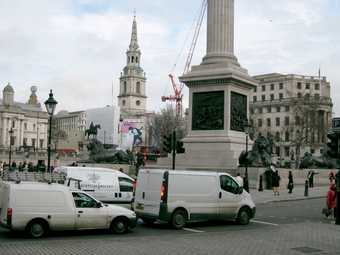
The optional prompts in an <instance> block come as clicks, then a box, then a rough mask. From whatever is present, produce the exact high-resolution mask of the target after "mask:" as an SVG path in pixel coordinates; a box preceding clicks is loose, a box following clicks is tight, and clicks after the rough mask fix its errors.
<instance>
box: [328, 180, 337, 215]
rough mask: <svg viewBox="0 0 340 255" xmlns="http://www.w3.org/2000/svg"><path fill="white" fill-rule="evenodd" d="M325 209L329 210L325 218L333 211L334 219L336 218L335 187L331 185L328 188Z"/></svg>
mask: <svg viewBox="0 0 340 255" xmlns="http://www.w3.org/2000/svg"><path fill="white" fill-rule="evenodd" d="M327 208H328V210H329V213H328V215H327V214H326V216H327V217H328V216H329V215H330V214H332V211H333V215H334V218H335V217H336V186H335V184H332V185H331V186H330V187H329V190H328V192H327Z"/></svg>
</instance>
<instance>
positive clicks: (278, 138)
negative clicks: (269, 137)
mask: <svg viewBox="0 0 340 255" xmlns="http://www.w3.org/2000/svg"><path fill="white" fill-rule="evenodd" d="M275 140H276V141H277V142H280V132H276V133H275Z"/></svg>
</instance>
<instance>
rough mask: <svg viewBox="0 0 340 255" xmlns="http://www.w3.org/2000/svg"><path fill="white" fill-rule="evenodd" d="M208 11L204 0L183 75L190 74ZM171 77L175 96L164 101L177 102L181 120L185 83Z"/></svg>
mask: <svg viewBox="0 0 340 255" xmlns="http://www.w3.org/2000/svg"><path fill="white" fill-rule="evenodd" d="M206 9H207V0H203V1H202V5H201V8H200V11H199V16H198V20H197V23H196V26H195V31H194V36H193V39H192V42H191V45H190V49H189V52H188V56H187V59H186V61H185V66H184V71H183V74H186V73H188V72H189V70H190V65H191V60H192V57H193V55H194V52H195V48H196V44H197V40H198V36H199V34H200V30H201V26H202V23H203V18H204V14H205V11H206ZM169 77H170V81H171V84H172V88H173V91H174V94H173V95H170V96H162V101H163V102H165V101H173V102H176V117H177V118H179V117H182V98H183V94H182V90H183V87H184V83H181V82H179V83H176V81H175V78H174V75H173V74H169Z"/></svg>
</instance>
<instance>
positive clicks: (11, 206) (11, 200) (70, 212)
mask: <svg viewBox="0 0 340 255" xmlns="http://www.w3.org/2000/svg"><path fill="white" fill-rule="evenodd" d="M0 190H1V193H0V224H1V225H2V226H3V227H5V228H8V229H11V230H15V231H23V230H25V231H27V233H28V234H29V235H30V236H31V237H34V238H38V237H42V236H43V235H45V234H46V233H47V232H48V231H50V230H51V231H54V230H82V229H109V230H111V231H112V232H115V233H119V234H122V233H125V232H126V231H127V230H128V229H132V228H134V227H135V226H136V214H135V213H134V212H133V211H131V210H128V209H126V208H123V207H120V206H114V205H106V204H103V203H101V202H99V201H98V200H96V199H95V198H93V197H91V196H90V195H88V194H86V192H83V191H80V190H73V191H72V190H70V188H69V187H67V186H65V185H61V184H56V183H52V184H48V183H39V182H17V183H15V182H0Z"/></svg>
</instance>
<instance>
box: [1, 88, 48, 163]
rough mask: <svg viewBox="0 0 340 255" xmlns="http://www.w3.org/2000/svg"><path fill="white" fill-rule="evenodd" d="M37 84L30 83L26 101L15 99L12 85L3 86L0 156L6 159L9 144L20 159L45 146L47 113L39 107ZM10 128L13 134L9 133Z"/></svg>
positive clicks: (42, 150) (42, 149)
mask: <svg viewBox="0 0 340 255" xmlns="http://www.w3.org/2000/svg"><path fill="white" fill-rule="evenodd" d="M36 92H37V88H36V87H35V86H33V87H31V95H30V98H29V100H28V102H27V103H20V102H15V101H14V89H13V87H12V86H11V85H10V84H9V83H8V84H7V86H6V87H5V88H4V89H3V97H2V100H1V104H0V151H1V159H2V160H7V157H8V156H7V155H8V151H9V147H10V143H11V144H12V146H11V149H12V152H13V159H15V158H20V159H23V158H24V156H28V155H29V153H38V152H41V156H42V155H45V152H46V148H47V133H48V132H47V131H48V114H47V112H46V111H45V110H43V109H42V107H41V104H40V103H39V102H38V98H37V95H36ZM10 131H12V134H10Z"/></svg>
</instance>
